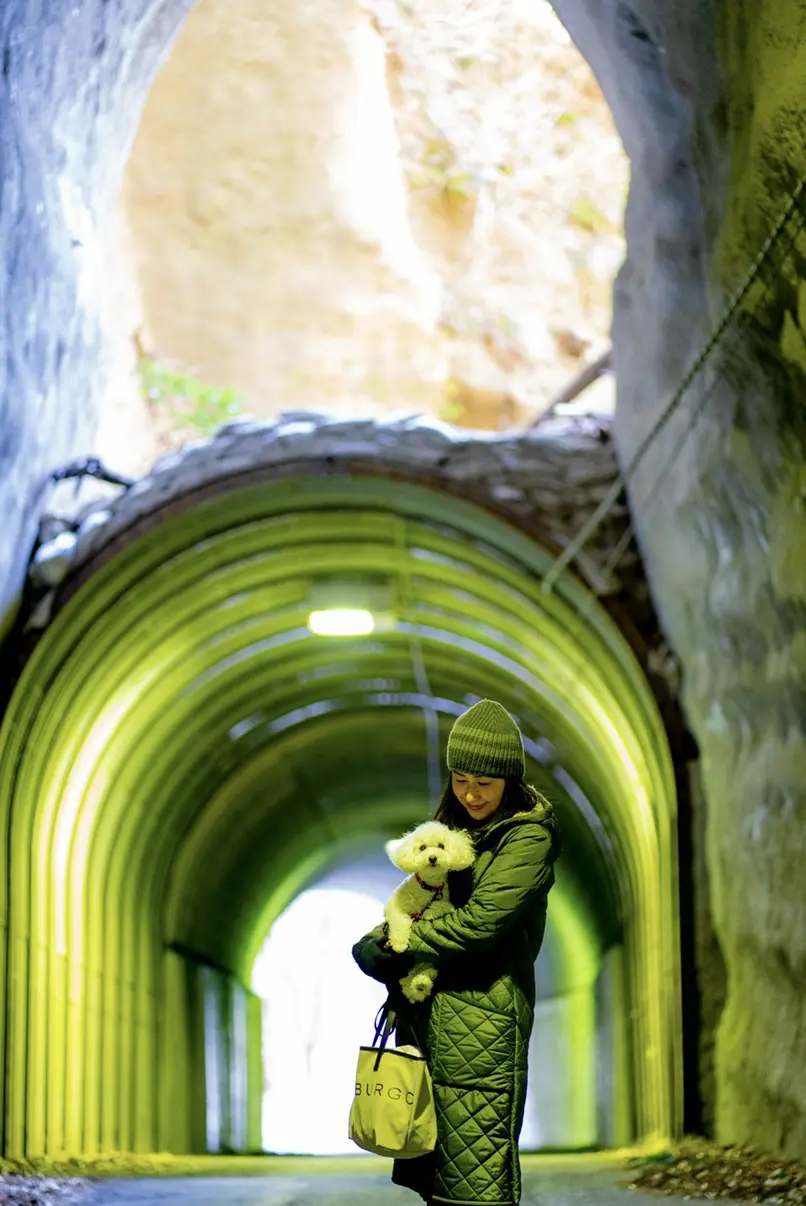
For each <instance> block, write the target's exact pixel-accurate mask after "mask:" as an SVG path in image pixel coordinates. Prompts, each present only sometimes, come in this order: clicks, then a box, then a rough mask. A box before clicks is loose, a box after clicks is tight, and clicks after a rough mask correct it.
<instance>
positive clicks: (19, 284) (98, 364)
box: [0, 0, 190, 636]
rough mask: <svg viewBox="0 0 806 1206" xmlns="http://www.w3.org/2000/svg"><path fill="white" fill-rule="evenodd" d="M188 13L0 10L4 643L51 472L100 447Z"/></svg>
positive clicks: (147, 2)
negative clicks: (128, 215)
mask: <svg viewBox="0 0 806 1206" xmlns="http://www.w3.org/2000/svg"><path fill="white" fill-rule="evenodd" d="M189 5H190V0H186V2H185V0H172V2H171V3H157V4H155V3H154V2H153V0H117V3H115V4H114V5H104V4H101V3H94V2H93V0H83V2H81V3H75V4H72V5H69V6H65V5H49V6H47V7H46V8H45V9H43V8H42V6H41V5H39V4H37V3H35V2H34V0H5V3H3V5H2V6H0V59H2V71H0V131H1V132H2V135H1V137H2V161H1V162H2V178H0V281H1V282H2V299H3V301H2V310H0V636H2V634H3V633H4V631H5V630H6V629H7V627H8V624H9V622H10V618H11V615H12V613H13V610H14V608H15V606H16V601H17V598H18V595H19V591H20V588H21V586H22V582H23V578H24V574H25V568H26V565H27V561H28V556H29V552H30V547H31V544H32V541H33V539H34V536H35V533H36V525H37V520H38V510H39V507H40V506H41V504H42V501H43V499H44V497H45V495H46V492H47V486H48V475H49V474H50V472H51V471H52V470H53V469H54V468H56V467H58V466H60V465H62V464H64V463H65V462H66V461H68V460H70V459H71V458H72V457H74V456H78V455H81V454H86V453H90V452H92V451H93V450H94V449H93V436H94V429H95V424H96V416H97V409H98V404H99V401H100V399H101V398H102V396H103V394H104V390H105V384H106V378H107V374H108V370H109V363H108V361H109V353H108V343H107V338H106V332H105V323H104V315H103V313H102V309H103V298H104V296H105V284H104V280H105V276H106V271H107V268H108V264H109V249H110V246H112V245H113V241H114V239H113V231H112V223H113V215H114V205H115V199H116V193H117V189H118V185H119V180H120V174H121V171H122V169H123V165H124V163H125V162H126V159H127V157H128V154H129V150H130V147H131V143H132V140H133V138H134V133H135V130H136V127H137V122H138V119H139V115H140V107H141V104H142V101H143V99H144V94H145V90H146V87H147V84H148V82H149V80H150V78H151V76H152V74H153V71H154V69H155V68H156V66H157V63H158V61H159V58H160V56H161V55H162V54H164V53H165V51H166V49H167V48H168V47H169V46H170V41H171V38H172V37H173V35H174V33H175V32H176V29H177V27H178V25H179V23H180V22H181V19H182V17H183V15H184V12H185V10H186V8H188V7H189Z"/></svg>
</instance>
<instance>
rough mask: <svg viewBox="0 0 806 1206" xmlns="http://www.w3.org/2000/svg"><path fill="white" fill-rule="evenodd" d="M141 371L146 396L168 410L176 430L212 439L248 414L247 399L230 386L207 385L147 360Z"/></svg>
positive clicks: (144, 395) (140, 366) (142, 386)
mask: <svg viewBox="0 0 806 1206" xmlns="http://www.w3.org/2000/svg"><path fill="white" fill-rule="evenodd" d="M138 371H139V374H140V384H141V389H142V392H143V397H144V398H146V399H147V401H149V402H150V403H151V404H152V405H153V406H159V407H162V408H164V410H165V412H166V413H167V414H168V415H169V417H170V418H171V420H172V422H173V426H174V428H175V430H178V431H181V430H187V429H188V428H190V429H192V430H194V431H197V432H199V433H201V434H202V435H205V436H208V435H212V434H213V432H214V431H215V430H216V429H217V428H218V427H220V426H221V424H222V423H227V422H229V421H230V420H231V419H234V418H237V417H238V415H242V414H243V413H244V406H245V403H244V400H243V398H241V397H240V396H239V395H238V394H237V393H236V391H235V390H234V389H232V388H231V387H230V386H224V387H223V388H222V387H219V386H215V385H207V384H205V382H203V381H199V380H197V379H196V378H195V377H188V376H185V375H184V374H183V373H178V372H176V371H175V370H174V369H172V368H170V366H169V365H166V364H160V363H159V362H158V361H156V360H150V359H148V358H146V357H143V358H142V359H141V360H140V361H139V362H138Z"/></svg>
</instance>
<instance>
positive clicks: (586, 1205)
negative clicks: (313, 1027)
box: [92, 1158, 682, 1206]
mask: <svg viewBox="0 0 806 1206" xmlns="http://www.w3.org/2000/svg"><path fill="white" fill-rule="evenodd" d="M372 1164H373V1167H369V1166H368V1167H366V1171H365V1170H364V1169H356V1171H355V1172H352V1171H344V1170H343V1169H338V1170H337V1171H332V1172H331V1171H327V1170H326V1169H325V1167H324V1164H323V1163H322V1164H317V1162H314V1161H311V1162H305V1161H300V1162H299V1163H298V1166H297V1167H296V1168H294V1169H292V1170H291V1171H289V1170H288V1162H286V1161H283V1162H282V1163H281V1162H278V1164H277V1166H276V1168H277V1171H272V1167H271V1164H270V1163H269V1162H267V1166H266V1171H265V1172H263V1173H262V1175H261V1174H260V1173H257V1172H254V1173H252V1175H249V1176H237V1175H229V1176H225V1177H221V1176H214V1175H205V1176H201V1177H161V1178H148V1179H132V1180H120V1181H106V1182H104V1183H102V1184H101V1185H100V1186H99V1187H98V1190H97V1196H96V1194H95V1193H93V1195H92V1199H93V1201H94V1203H97V1204H99V1206H101V1204H102V1206H148V1204H150V1203H154V1204H155V1206H422V1204H421V1199H420V1198H419V1197H417V1196H416V1195H415V1194H413V1193H411V1192H410V1191H409V1190H406V1189H399V1188H398V1187H396V1186H394V1185H392V1184H391V1183H390V1181H389V1174H388V1171H386V1169H385V1168H384V1167H383V1165H381V1166H380V1167H379V1165H378V1164H376V1163H375V1162H374V1161H373V1162H372ZM381 1169H382V1171H381ZM628 1179H629V1174H628V1173H625V1171H624V1170H623V1169H622V1168H613V1167H612V1162H607V1163H606V1164H605V1165H604V1167H602V1166H601V1165H597V1164H596V1163H595V1162H593V1161H590V1160H582V1161H573V1162H571V1161H567V1160H565V1161H557V1160H554V1159H551V1158H549V1159H548V1160H546V1161H541V1159H540V1158H537V1159H536V1160H527V1161H524V1177H523V1181H524V1194H523V1199H522V1206H664V1203H665V1204H666V1206H672V1204H673V1203H678V1202H680V1201H681V1200H682V1199H676V1198H660V1197H657V1196H653V1195H650V1194H645V1193H641V1192H638V1191H634V1190H630V1189H628V1188H625V1182H626V1181H627V1180H628Z"/></svg>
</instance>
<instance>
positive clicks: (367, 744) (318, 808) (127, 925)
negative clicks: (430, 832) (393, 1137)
mask: <svg viewBox="0 0 806 1206" xmlns="http://www.w3.org/2000/svg"><path fill="white" fill-rule="evenodd" d="M253 459H254V458H253ZM215 466H216V468H215V472H212V471H211V474H210V476H208V477H207V478H205V480H204V481H202V482H201V483H200V482H199V481H198V476H197V479H196V483H195V485H190V484H189V483H188V481H187V480H186V479H182V477H181V474H179V475H177V474H174V476H173V478H172V477H171V475H170V474H168V473H167V472H166V471H165V469H164V467H163V470H162V471H161V472H162V476H161V477H160V474H157V475H155V478H154V479H152V480H151V481H150V482H148V481H146V482H144V483H141V484H139V485H138V487H135V489H134V490H133V491H132V492H130V495H129V496H127V497H124V498H122V499H121V500H119V502H118V503H117V504H115V505H114V506H113V507H112V508H111V510H112V512H113V513H114V514H113V516H112V520H111V522H109V523H108V524H107V527H106V531H105V532H104V531H103V530H102V529H101V528H99V527H98V525H96V524H92V523H91V524H89V525H88V528H87V531H88V535H87V536H86V538H85V544H84V546H83V551H82V553H81V556H79V558H78V559H77V561H76V564H75V566H74V569H73V570H72V572H71V574H70V575H69V576H68V578H67V580H66V581H65V583H64V584H63V585H62V587H60V588H59V589H58V590H57V592H56V599H55V601H54V605H53V613H52V618H51V620H50V623H49V625H48V627H47V628H46V630H45V632H44V634H43V635H42V637H41V639H40V640H39V642H38V644H37V645H36V648H35V649H34V650H33V652H32V654H31V656H30V659H29V661H28V662H27V664H26V666H25V669H24V671H23V674H22V677H21V679H20V681H19V683H18V685H17V689H16V691H15V694H14V696H13V699H12V701H11V705H10V707H9V709H8V712H7V715H6V717H5V721H4V725H3V728H2V730H1V731H0V798H2V802H3V808H4V815H3V824H4V828H5V833H6V840H7V850H8V856H9V857H8V874H7V880H6V888H7V894H8V900H7V908H8V917H9V924H8V935H9V937H8V943H7V946H6V949H5V952H4V957H5V961H6V966H5V969H4V971H5V981H6V986H7V1010H6V1016H5V1019H4V1021H5V1028H4V1036H5V1038H4V1044H5V1045H4V1050H5V1060H6V1077H5V1084H6V1085H7V1092H6V1096H5V1099H4V1102H3V1116H4V1125H5V1144H6V1150H7V1151H8V1152H10V1153H12V1154H14V1153H17V1154H21V1153H29V1154H30V1153H35V1152H45V1151H57V1150H67V1151H81V1152H84V1153H93V1152H96V1151H105V1150H110V1149H114V1150H135V1151H143V1150H162V1149H170V1150H179V1151H182V1150H199V1149H200V1148H203V1147H204V1146H205V1137H204V1133H203V1124H202V1121H201V1120H200V1119H199V1117H198V1116H197V1105H195V1104H194V1102H196V1101H197V1099H198V1087H199V1085H200V1084H203V1071H200V1068H199V1061H200V1059H202V1055H200V1053H199V1047H198V1043H197V1042H196V1038H197V1028H198V1023H197V1021H194V1020H193V1018H195V1016H196V1015H195V1014H194V1015H193V1017H191V1012H189V1011H191V1007H192V1004H193V997H194V992H195V991H196V989H194V988H193V984H194V983H196V981H195V980H194V978H193V977H194V976H195V973H196V969H197V968H199V967H200V968H201V969H202V971H203V973H204V974H205V975H220V976H223V977H225V979H226V982H227V984H228V985H229V988H228V990H227V991H228V992H229V996H228V997H227V1002H228V1004H227V1006H226V1007H227V1008H233V1009H234V1008H235V1007H236V1003H237V1002H239V1004H237V1008H238V1009H240V1010H241V1011H242V1014H243V1017H246V1016H247V1014H248V1013H249V1010H250V1009H251V1008H252V1005H250V1002H249V1000H248V993H247V991H246V986H247V985H248V983H249V974H250V970H251V963H252V962H253V961H254V958H255V956H256V953H257V950H258V949H259V946H260V943H261V941H262V938H263V936H264V934H265V933H266V931H267V929H268V927H269V925H270V923H271V920H272V918H273V917H274V916H276V915H277V913H278V912H279V911H281V909H282V908H283V907H284V904H285V903H287V902H288V900H289V899H290V898H291V896H293V895H294V893H295V892H297V891H299V890H301V888H302V887H303V886H305V884H307V883H310V882H313V880H314V879H315V878H316V877H317V876H318V875H319V874H321V872H322V869H323V868H324V867H325V866H326V865H328V863H329V862H332V861H333V860H334V859H337V858H338V857H339V856H340V854H341V852H342V851H343V850H346V849H347V848H348V847H349V846H350V844H351V843H353V842H360V841H366V840H368V839H370V838H372V837H375V838H376V839H377V838H379V837H380V836H382V835H384V834H386V833H390V832H394V831H396V830H399V829H400V828H401V827H402V826H404V825H408V824H410V823H412V822H414V821H416V820H417V819H419V818H420V817H421V816H422V814H423V809H424V806H425V800H426V799H427V797H428V789H429V782H428V774H427V756H428V749H429V746H428V736H427V731H426V721H425V719H424V717H426V716H430V717H432V718H434V719H435V722H436V725H437V727H438V746H439V749H440V750H441V749H442V748H444V741H445V738H446V736H447V732H448V729H449V726H450V724H451V723H452V720H453V718H454V717H455V715H456V714H458V712H459V711H461V710H462V709H463V707H464V706H466V703H467V702H468V701H469V700H472V699H473V698H475V697H477V696H478V695H480V694H492V695H495V696H496V697H497V698H500V699H501V700H502V702H504V703H505V704H506V706H508V707H509V708H510V710H511V711H512V712H513V713H514V714H515V715H516V717H517V718H518V720H519V722H520V723H521V725H522V727H523V729H524V733H525V737H526V746H527V754H528V757H529V767H530V774H531V775H532V778H533V779H534V780H535V781H536V782H538V783H539V785H540V786H541V787H543V788H544V790H546V791H548V792H549V794H550V795H551V796H552V797H553V798H554V799H555V800H556V801H557V806H558V809H559V810H560V811H561V814H562V819H563V823H564V826H565V830H566V835H567V846H568V854H567V856H566V859H565V860H564V866H563V871H562V873H561V879H562V880H564V883H565V886H563V887H560V888H558V892H559V893H560V894H562V893H567V896H566V906H565V907H566V910H567V909H568V908H569V907H570V908H572V909H576V910H577V912H578V913H579V915H580V916H583V917H586V918H588V919H589V920H588V921H586V923H585V924H586V925H587V924H590V918H592V917H597V916H598V917H599V918H600V919H601V918H602V917H605V918H608V919H609V920H608V922H607V924H604V925H603V930H604V931H607V932H603V933H602V934H600V935H599V937H598V938H597V941H598V942H600V944H601V949H604V947H605V946H606V945H607V943H608V942H615V941H621V942H622V943H623V949H624V952H625V956H624V958H625V969H626V972H625V975H626V981H625V991H626V994H627V1006H628V1009H627V1013H628V1017H629V1042H630V1045H631V1048H632V1051H633V1053H634V1058H633V1069H632V1080H633V1107H634V1133H635V1134H636V1135H637V1136H641V1137H643V1136H648V1135H668V1134H670V1133H673V1132H674V1131H675V1130H676V1129H677V1128H678V1127H679V1119H680V1110H681V1085H680V1079H681V1068H680V1040H679V1032H680V1008H679V974H678V958H679V955H678V940H677V930H676V849H675V842H676V836H675V798H674V785H673V776H672V769H671V763H670V758H669V752H668V747H667V744H666V737H665V733H664V731H663V726H662V723H661V720H660V717H659V715H658V712H657V708H656V705H655V701H654V699H653V698H652V694H651V691H650V689H649V686H648V684H647V682H646V680H645V678H644V676H643V675H642V673H641V671H640V668H639V666H638V665H637V663H636V661H635V659H634V658H633V656H632V654H631V652H630V650H629V648H628V647H627V645H626V643H625V641H624V639H623V637H622V635H621V634H620V633H619V631H618V629H617V628H616V626H615V625H614V624H613V622H612V621H611V619H610V618H609V617H608V616H607V615H606V613H605V612H604V610H603V609H602V608H601V607H600V606H598V605H597V604H596V603H595V601H594V599H593V597H592V596H591V595H590V593H589V591H588V590H587V589H586V587H585V586H584V585H583V584H582V583H581V582H580V581H579V580H577V579H575V578H573V577H572V576H570V575H567V576H566V577H565V578H564V579H563V580H562V582H561V584H560V586H559V588H558V589H557V591H556V592H555V593H554V594H552V595H546V594H544V593H543V592H542V590H541V578H542V575H543V574H544V573H545V570H546V568H547V567H548V565H549V564H550V562H551V557H552V554H551V552H549V551H548V550H547V548H546V547H544V546H543V545H541V544H540V543H539V542H538V541H537V540H536V539H535V537H534V534H533V533H530V532H526V531H524V530H522V529H523V524H522V522H520V521H519V520H518V519H517V517H516V516H514V515H509V516H507V514H506V513H505V510H504V508H503V507H501V505H500V504H498V503H496V502H495V501H494V500H493V499H491V498H489V497H488V498H487V505H486V506H485V505H482V504H483V502H484V495H483V492H479V491H478V490H477V491H475V493H474V491H473V490H472V489H469V488H466V487H465V486H464V485H460V484H457V483H456V482H455V481H453V482H451V481H449V480H447V479H445V478H442V479H440V478H439V477H438V476H435V475H431V476H430V477H428V475H426V477H425V478H424V476H423V474H422V473H418V471H417V470H416V469H414V468H412V466H411V465H409V466H405V465H401V464H399V463H398V464H397V465H396V466H391V467H388V466H387V467H386V468H379V467H378V465H375V466H374V467H373V466H370V465H369V464H363V465H359V464H356V463H355V462H348V461H344V460H339V458H338V457H336V458H333V457H324V458H323V457H321V456H320V457H319V458H313V457H309V458H308V459H307V460H300V459H293V458H291V457H288V456H286V458H285V460H284V459H283V458H282V457H281V456H277V455H276V449H275V456H274V458H273V460H272V461H271V463H270V464H264V465H263V466H262V467H255V465H254V464H250V466H249V467H248V468H245V467H244V466H243V465H241V466H240V468H239V467H238V466H234V465H233V464H232V463H229V464H228V465H227V464H225V465H222V458H221V456H220V450H219V453H218V454H217V456H216V458H215ZM155 481H156V482H157V483H158V487H157V488H156V489H155V486H154V482H155ZM149 491H150V492H151V493H150V494H149ZM471 495H472V498H471V497H469V496H471ZM144 500H146V501H145V502H144ZM99 533H100V534H99ZM79 548H80V549H81V548H82V546H81V542H79ZM346 573H353V574H355V575H356V577H358V576H360V577H363V578H366V577H367V575H374V576H375V578H376V579H379V580H382V581H383V582H384V583H385V584H386V586H387V587H391V596H392V598H393V607H392V610H393V612H394V624H393V626H392V627H391V629H390V630H389V631H388V632H384V633H378V634H375V635H373V637H371V638H369V639H362V640H357V641H354V640H342V641H340V642H333V641H328V640H327V639H326V638H315V637H313V636H312V635H311V634H310V633H309V632H308V630H307V628H306V626H305V620H306V615H307V608H308V601H309V597H310V587H311V583H312V582H314V581H321V580H323V579H325V578H327V576H328V575H330V576H331V577H332V576H333V575H336V577H343V576H344V575H345V574H346ZM415 646H416V647H417V648H418V649H419V652H420V655H421V659H422V666H421V670H424V671H425V675H426V683H425V689H424V684H423V680H422V675H421V670H418V667H417V664H416V662H417V659H416V658H414V657H413V652H412V651H413V649H414V647H415ZM432 737H433V734H432ZM357 762H358V763H359V768H360V770H359V771H357V770H356V763H357ZM323 767H325V768H326V770H325V771H324V772H323V769H322V768H323ZM267 795H269V796H270V798H271V804H272V805H273V807H267V806H266V796H267ZM301 820H302V821H303V822H304V830H303V826H302V825H301V824H300V822H301ZM604 902H607V904H606V907H604V908H603V907H602V906H603V904H604ZM558 903H559V898H558ZM570 928H571V929H573V927H570ZM569 932H570V930H569ZM191 965H193V967H192V974H191V970H189V968H191ZM222 999H223V998H222ZM222 1008H223V1006H222ZM242 1020H243V1018H242ZM244 1024H245V1023H244ZM68 1036H69V1042H68ZM194 1036H196V1037H194ZM77 1101H81V1102H82V1103H83V1104H82V1109H81V1110H79V1111H75V1110H73V1111H70V1110H68V1108H67V1103H68V1102H69V1103H74V1102H77ZM239 1108H240V1106H239ZM244 1125H245V1124H244ZM244 1142H245V1140H244Z"/></svg>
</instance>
